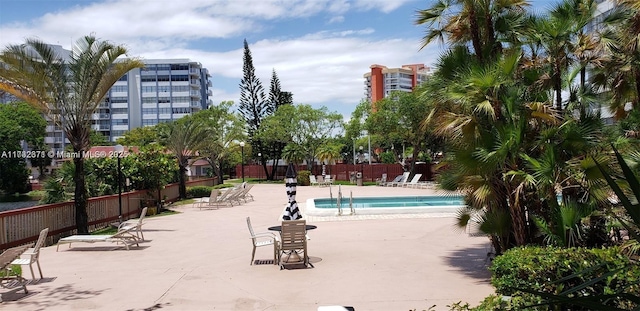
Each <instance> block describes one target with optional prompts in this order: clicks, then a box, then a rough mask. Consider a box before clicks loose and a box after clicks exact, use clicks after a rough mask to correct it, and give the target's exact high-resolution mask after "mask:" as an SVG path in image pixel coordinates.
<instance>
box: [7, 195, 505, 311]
mask: <svg viewBox="0 0 640 311" xmlns="http://www.w3.org/2000/svg"><path fill="white" fill-rule="evenodd" d="M342 191H343V193H345V194H346V195H347V196H348V193H349V192H350V191H353V195H354V196H384V195H412V194H419V195H425V194H429V193H433V192H434V191H433V190H426V189H406V188H385V187H376V186H369V187H355V186H343V187H342ZM333 193H334V195H335V194H336V193H337V188H336V187H334V188H333ZM251 194H253V196H254V197H255V201H253V202H248V203H245V204H243V205H241V206H234V207H226V208H224V207H223V208H220V209H217V210H215V209H214V210H207V209H202V210H200V209H198V208H195V207H193V206H191V205H184V206H177V207H175V208H174V209H175V210H177V211H180V212H181V213H180V214H177V215H171V216H166V217H152V218H149V219H148V220H147V221H146V223H145V225H144V227H143V229H144V235H145V238H146V239H147V241H145V242H144V243H141V244H140V247H139V248H138V247H135V246H134V247H133V248H132V249H131V250H129V251H127V250H125V249H124V247H121V246H117V245H116V244H112V243H106V242H105V243H95V244H85V243H77V244H72V246H71V248H68V247H67V246H66V245H63V246H61V247H60V251H59V252H56V247H55V245H54V246H49V247H46V248H44V249H43V250H42V253H41V256H40V262H41V264H42V269H43V273H44V276H45V278H44V279H43V280H41V281H40V282H37V283H33V284H30V285H28V290H29V294H27V295H25V294H24V293H23V292H22V290H16V289H14V290H7V289H0V294H1V295H2V299H3V300H4V302H3V303H1V304H0V306H1V309H2V310H21V311H27V310H155V309H162V310H317V308H318V307H319V306H327V305H342V306H352V307H354V308H355V310H359V311H363V310H411V309H417V310H426V309H428V308H429V307H431V306H432V305H437V307H436V308H435V310H448V308H447V307H446V305H448V304H451V303H453V302H458V301H463V302H469V303H471V304H472V305H475V304H477V303H478V302H479V301H480V300H482V298H484V297H485V296H487V295H489V294H491V293H492V292H493V289H492V287H491V285H490V284H489V277H490V274H489V272H488V271H487V262H486V255H487V251H488V249H489V241H488V239H487V238H486V237H470V236H468V235H467V234H465V233H464V232H461V231H460V230H459V229H456V228H455V226H454V219H453V218H452V214H442V213H439V214H404V215H403V214H400V215H378V216H364V215H356V216H340V217H327V218H323V217H309V218H308V220H307V222H308V223H310V224H314V225H317V226H318V228H317V229H316V230H313V231H309V235H310V237H311V240H310V241H309V254H310V256H311V262H312V263H313V265H314V266H315V268H308V269H285V270H280V268H279V267H278V266H276V265H273V264H271V263H272V262H271V261H269V260H271V259H272V253H271V250H272V249H270V248H269V247H261V248H258V250H257V253H256V259H257V261H258V263H259V264H254V265H249V262H250V259H251V250H252V246H251V240H250V238H249V231H248V229H247V225H246V221H245V218H246V217H247V216H250V217H251V221H252V223H253V227H254V230H256V231H266V229H267V227H269V226H273V225H277V224H279V222H280V221H281V220H280V219H281V218H280V217H281V214H282V210H283V208H284V206H285V205H286V203H287V196H286V192H285V187H284V185H282V184H281V185H272V184H257V185H255V186H254V187H253V189H252V190H251ZM328 196H329V188H326V187H325V188H320V187H308V186H307V187H298V195H297V200H298V202H299V204H300V206H301V207H302V208H303V210H304V205H305V204H304V202H305V201H306V199H307V198H314V197H328ZM265 262H266V263H265ZM267 263H268V264H267ZM25 272H26V273H23V275H24V276H25V277H30V274H29V272H28V268H27V271H25Z"/></svg>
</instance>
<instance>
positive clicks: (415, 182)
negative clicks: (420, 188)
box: [402, 174, 422, 188]
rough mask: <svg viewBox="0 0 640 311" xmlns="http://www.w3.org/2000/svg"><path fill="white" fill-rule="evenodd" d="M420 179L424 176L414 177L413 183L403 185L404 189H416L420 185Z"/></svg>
mask: <svg viewBox="0 0 640 311" xmlns="http://www.w3.org/2000/svg"><path fill="white" fill-rule="evenodd" d="M420 177H422V174H415V175H413V178H412V179H411V181H410V182H406V183H404V184H402V187H409V188H414V187H416V186H417V185H418V181H419V180H420Z"/></svg>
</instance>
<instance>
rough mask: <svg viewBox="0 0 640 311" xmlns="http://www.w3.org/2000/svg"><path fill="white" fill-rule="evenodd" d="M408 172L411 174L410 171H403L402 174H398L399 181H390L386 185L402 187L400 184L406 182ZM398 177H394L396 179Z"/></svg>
mask: <svg viewBox="0 0 640 311" xmlns="http://www.w3.org/2000/svg"><path fill="white" fill-rule="evenodd" d="M409 174H411V172H404V173H403V174H402V175H400V180H399V181H395V179H394V181H392V182H391V183H389V184H387V187H402V185H403V184H404V183H405V182H407V178H409ZM397 178H398V177H396V179H397Z"/></svg>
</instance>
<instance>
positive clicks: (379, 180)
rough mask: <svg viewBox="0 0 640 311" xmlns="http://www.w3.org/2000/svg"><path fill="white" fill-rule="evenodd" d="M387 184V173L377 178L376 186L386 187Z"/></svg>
mask: <svg viewBox="0 0 640 311" xmlns="http://www.w3.org/2000/svg"><path fill="white" fill-rule="evenodd" d="M385 183H387V173H384V174H382V176H381V177H380V178H376V185H378V186H384V184H385Z"/></svg>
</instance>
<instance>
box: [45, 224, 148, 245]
mask: <svg viewBox="0 0 640 311" xmlns="http://www.w3.org/2000/svg"><path fill="white" fill-rule="evenodd" d="M123 224H124V223H123ZM135 230H136V228H135V227H133V226H129V227H127V226H124V225H122V224H121V225H120V227H118V232H116V233H115V234H111V235H108V234H106V235H72V236H68V237H66V238H62V239H60V240H59V241H58V245H57V246H56V252H57V251H58V249H59V248H60V244H69V248H71V243H76V242H84V243H95V242H114V243H122V244H124V246H125V247H126V248H127V250H129V245H133V244H135V245H137V246H140V245H139V244H138V243H139V242H140V239H139V238H138V236H137V235H135V234H133V233H132V231H135Z"/></svg>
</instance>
